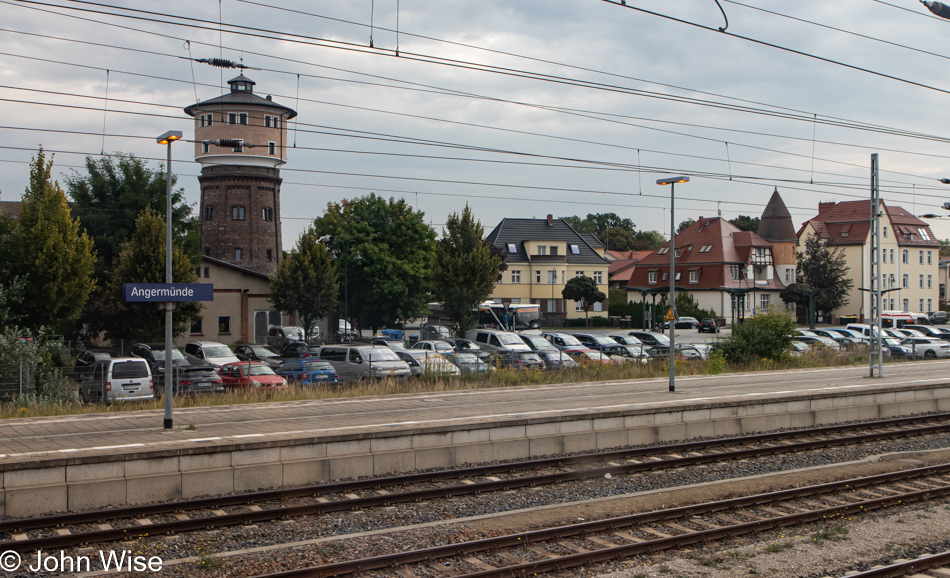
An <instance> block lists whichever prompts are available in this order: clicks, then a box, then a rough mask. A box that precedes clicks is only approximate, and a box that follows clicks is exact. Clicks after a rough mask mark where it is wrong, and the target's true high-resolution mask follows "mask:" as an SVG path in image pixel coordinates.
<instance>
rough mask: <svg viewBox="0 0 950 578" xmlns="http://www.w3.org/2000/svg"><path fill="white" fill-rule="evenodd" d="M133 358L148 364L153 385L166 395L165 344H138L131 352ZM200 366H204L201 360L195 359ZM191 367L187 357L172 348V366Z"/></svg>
mask: <svg viewBox="0 0 950 578" xmlns="http://www.w3.org/2000/svg"><path fill="white" fill-rule="evenodd" d="M130 353H131V354H132V356H133V357H141V358H142V359H144V360H145V361H146V363H148V368H149V370H151V372H152V384H153V385H154V386H155V388H157V390H158V391H161V392H162V393H164V390H165V344H164V343H136V344H135V345H133V346H132V350H131V352H130ZM192 359H194V360H195V361H197V362H198V363H199V364H203V362H201V361H200V360H197V359H195V358H194V357H192ZM188 365H191V363H189V361H188V360H187V359H185V356H184V355H182V354H181V351H178V349H177V348H175V347H172V366H173V367H180V366H188Z"/></svg>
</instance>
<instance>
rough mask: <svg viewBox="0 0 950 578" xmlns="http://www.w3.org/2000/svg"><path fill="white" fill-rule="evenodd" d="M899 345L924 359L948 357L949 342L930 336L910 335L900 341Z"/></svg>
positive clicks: (949, 352) (912, 354) (949, 353)
mask: <svg viewBox="0 0 950 578" xmlns="http://www.w3.org/2000/svg"><path fill="white" fill-rule="evenodd" d="M901 345H903V346H904V347H907V348H909V349H910V351H911V356H912V357H916V358H920V357H923V358H924V359H937V358H941V359H943V358H946V357H950V343H947V342H946V341H944V340H943V339H933V338H931V337H910V338H908V339H904V340H903V341H901Z"/></svg>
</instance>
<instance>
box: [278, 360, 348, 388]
mask: <svg viewBox="0 0 950 578" xmlns="http://www.w3.org/2000/svg"><path fill="white" fill-rule="evenodd" d="M274 371H275V372H276V373H277V375H279V376H281V377H283V378H284V379H286V380H287V381H288V383H289V382H293V383H299V384H301V385H316V384H318V383H339V378H338V376H337V373H336V369H334V368H333V365H331V364H330V362H329V361H323V360H322V359H317V358H314V357H309V358H301V359H287V360H284V361H283V362H282V363H281V364H280V365H279V366H278V367H277V368H276V369H275V370H274Z"/></svg>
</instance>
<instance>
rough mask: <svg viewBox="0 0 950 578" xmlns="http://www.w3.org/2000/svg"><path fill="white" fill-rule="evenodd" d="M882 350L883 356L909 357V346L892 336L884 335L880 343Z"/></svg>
mask: <svg viewBox="0 0 950 578" xmlns="http://www.w3.org/2000/svg"><path fill="white" fill-rule="evenodd" d="M882 346H883V347H882V348H881V349H882V350H883V351H884V352H885V353H884V356H885V357H910V356H911V352H912V350H911V348H910V347H907V346H906V345H903V344H902V343H901V342H900V340H898V339H894V338H893V337H885V338H884V341H883V343H882Z"/></svg>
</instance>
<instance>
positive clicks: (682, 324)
mask: <svg viewBox="0 0 950 578" xmlns="http://www.w3.org/2000/svg"><path fill="white" fill-rule="evenodd" d="M663 327H665V328H667V329H669V328H670V322H669V321H667V322H666V323H664V324H663ZM673 327H675V328H676V329H696V328H697V327H699V320H698V319H696V318H695V317H685V316H684V317H680V318H679V319H677V320H676V321H674V322H673Z"/></svg>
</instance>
